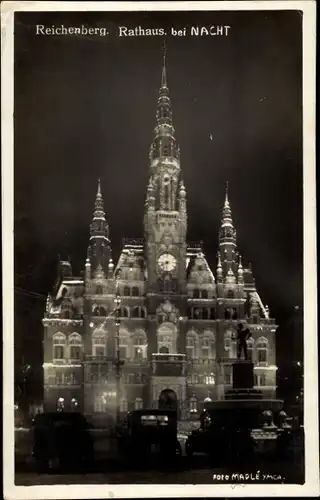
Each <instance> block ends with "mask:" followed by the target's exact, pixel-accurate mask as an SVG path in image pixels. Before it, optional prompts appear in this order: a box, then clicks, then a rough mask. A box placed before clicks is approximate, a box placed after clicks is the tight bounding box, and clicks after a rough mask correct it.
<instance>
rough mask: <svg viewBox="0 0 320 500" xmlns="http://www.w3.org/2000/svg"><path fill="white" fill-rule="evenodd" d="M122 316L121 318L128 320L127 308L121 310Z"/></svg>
mask: <svg viewBox="0 0 320 500" xmlns="http://www.w3.org/2000/svg"><path fill="white" fill-rule="evenodd" d="M120 316H121V318H128V317H129V312H128V308H127V307H121V308H120Z"/></svg>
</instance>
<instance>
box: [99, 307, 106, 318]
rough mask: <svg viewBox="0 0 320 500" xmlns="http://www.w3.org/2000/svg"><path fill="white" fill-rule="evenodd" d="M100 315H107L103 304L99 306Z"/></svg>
mask: <svg viewBox="0 0 320 500" xmlns="http://www.w3.org/2000/svg"><path fill="white" fill-rule="evenodd" d="M99 315H100V316H107V310H106V309H105V308H104V307H102V306H100V307H99Z"/></svg>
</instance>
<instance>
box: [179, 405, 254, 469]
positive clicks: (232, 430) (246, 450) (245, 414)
mask: <svg viewBox="0 0 320 500" xmlns="http://www.w3.org/2000/svg"><path fill="white" fill-rule="evenodd" d="M260 425H261V411H260V410H258V409H256V410H255V409H252V408H245V407H240V408H237V407H231V406H230V405H228V404H227V405H225V406H224V405H220V407H217V408H212V409H210V408H207V409H204V410H203V412H202V413H201V415H200V427H199V429H197V430H194V431H192V433H191V434H190V435H189V436H188V438H187V441H186V454H187V456H188V457H192V455H193V454H194V453H204V454H208V455H210V456H211V458H212V459H213V460H214V461H219V462H220V463H222V462H224V461H228V462H230V461H237V462H239V461H243V460H246V461H248V460H249V461H250V460H252V458H253V457H254V454H255V452H256V447H257V445H256V442H255V439H254V437H253V435H252V430H253V429H255V428H258V427H259V426H260Z"/></svg>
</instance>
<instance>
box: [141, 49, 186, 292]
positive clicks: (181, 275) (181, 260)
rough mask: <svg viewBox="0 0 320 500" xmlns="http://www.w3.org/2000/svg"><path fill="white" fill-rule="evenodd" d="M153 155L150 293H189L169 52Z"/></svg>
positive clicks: (148, 219) (147, 227)
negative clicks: (168, 68) (168, 64)
mask: <svg viewBox="0 0 320 500" xmlns="http://www.w3.org/2000/svg"><path fill="white" fill-rule="evenodd" d="M149 158H150V177H149V184H148V190H147V197H146V204H145V219H144V231H145V257H146V262H147V272H148V293H153V294H160V295H162V294H165V295H166V296H167V297H169V296H171V295H173V296H175V297H177V296H179V295H180V296H181V295H185V293H186V232H187V213H186V190H185V187H184V183H183V180H182V176H181V170H180V151H179V146H178V144H177V141H176V138H175V130H174V127H173V123H172V108H171V100H170V96H169V89H168V85H167V75H166V64H165V55H164V61H163V68H162V77H161V86H160V90H159V98H158V106H157V121H156V126H155V129H154V137H153V141H152V144H151V148H150V155H149Z"/></svg>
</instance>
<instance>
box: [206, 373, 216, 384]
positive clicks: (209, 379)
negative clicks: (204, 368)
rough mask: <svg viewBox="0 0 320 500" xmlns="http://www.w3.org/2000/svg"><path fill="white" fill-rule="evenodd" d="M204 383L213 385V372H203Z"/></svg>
mask: <svg viewBox="0 0 320 500" xmlns="http://www.w3.org/2000/svg"><path fill="white" fill-rule="evenodd" d="M204 383H205V384H207V385H214V384H215V376H214V373H205V376H204Z"/></svg>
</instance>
